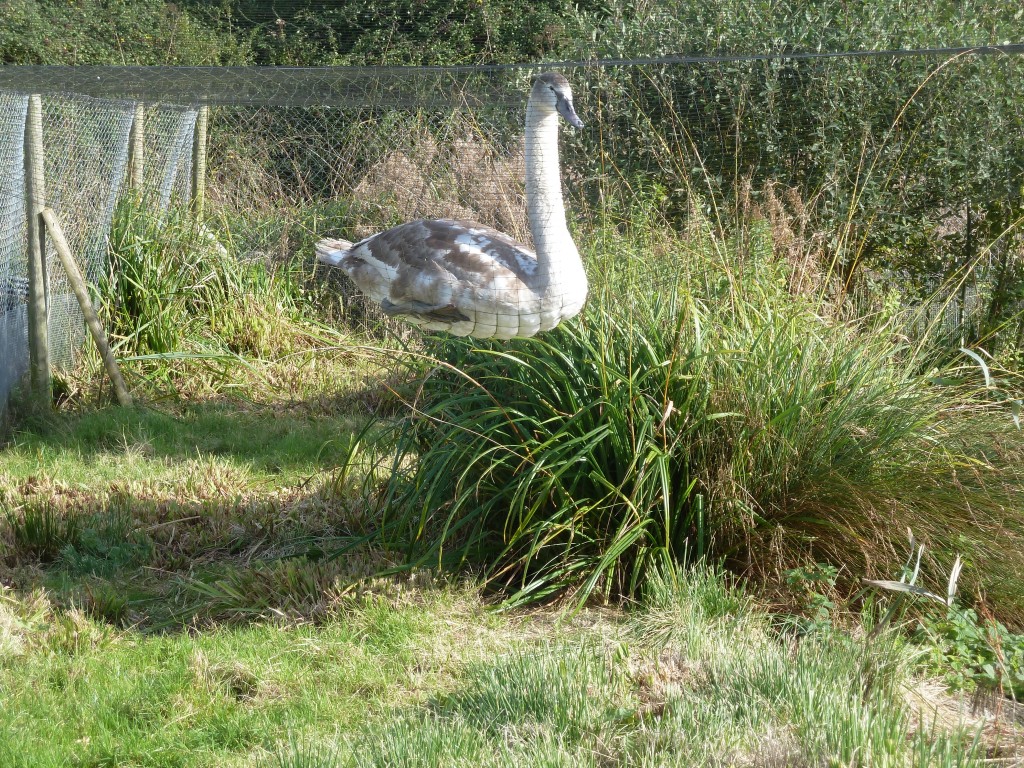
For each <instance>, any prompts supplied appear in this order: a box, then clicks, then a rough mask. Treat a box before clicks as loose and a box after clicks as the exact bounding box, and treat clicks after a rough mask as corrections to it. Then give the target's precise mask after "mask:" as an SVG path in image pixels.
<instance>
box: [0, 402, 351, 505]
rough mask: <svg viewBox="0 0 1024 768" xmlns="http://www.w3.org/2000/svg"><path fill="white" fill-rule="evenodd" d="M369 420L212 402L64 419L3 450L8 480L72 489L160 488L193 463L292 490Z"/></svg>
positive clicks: (241, 483)
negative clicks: (118, 485)
mask: <svg viewBox="0 0 1024 768" xmlns="http://www.w3.org/2000/svg"><path fill="white" fill-rule="evenodd" d="M303 411H304V412H303ZM364 421H365V419H362V418H360V417H359V416H357V415H355V414H351V413H343V412H335V413H325V414H322V415H318V414H316V413H314V412H313V411H312V409H311V408H306V409H301V410H300V409H292V410H289V409H287V408H279V407H273V406H268V407H258V406H254V405H250V406H248V408H246V407H244V406H243V407H242V408H240V407H239V405H238V404H234V403H230V402H216V401H204V402H199V403H195V404H192V405H186V406H184V407H181V408H179V409H176V412H174V411H167V410H157V409H155V408H145V407H142V408H135V409H114V408H105V409H94V410H89V411H84V412H80V413H74V414H72V413H67V414H59V415H58V416H57V417H55V418H53V419H51V420H49V421H48V422H47V423H44V424H40V425H39V428H37V429H35V430H33V431H28V430H27V429H21V430H20V431H18V432H17V433H15V434H14V435H13V438H12V440H11V442H10V443H9V444H8V446H7V447H6V448H5V449H4V461H3V465H2V466H3V469H2V472H3V474H4V475H5V476H6V479H7V481H8V482H12V483H19V482H24V481H25V480H26V479H28V478H30V477H45V478H46V479H47V480H48V481H50V482H55V483H65V484H68V485H81V484H89V485H93V484H96V483H113V482H115V481H121V482H126V483H131V482H139V483H144V482H148V483H153V484H157V485H159V484H160V483H164V482H170V481H172V480H173V479H174V478H176V477H180V472H181V466H182V464H186V463H192V464H194V465H199V466H202V465H206V466H211V467H217V468H218V469H221V470H223V471H224V472H226V473H230V474H231V475H233V476H234V477H235V482H237V484H238V489H239V490H244V489H245V488H246V486H258V485H261V484H262V485H266V484H268V483H270V484H273V485H284V486H287V485H293V484H295V483H298V482H301V481H303V480H305V479H306V478H308V477H309V476H310V475H311V474H314V473H316V472H317V471H319V470H321V469H323V468H324V467H325V466H326V467H330V466H333V465H334V463H336V459H337V457H338V456H339V455H342V454H343V453H344V451H345V446H346V443H345V441H346V440H347V438H348V436H349V435H351V434H352V433H355V432H358V431H359V430H360V429H361V427H362V426H363V423H364Z"/></svg>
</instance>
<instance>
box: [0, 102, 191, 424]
mask: <svg viewBox="0 0 1024 768" xmlns="http://www.w3.org/2000/svg"><path fill="white" fill-rule="evenodd" d="M27 104H28V97H27V96H25V95H23V94H14V93H0V190H2V192H3V196H2V203H0V290H2V292H3V296H2V299H0V326H2V327H0V360H2V361H3V365H2V366H0V404H3V403H5V402H6V400H7V398H8V396H9V395H10V392H11V391H12V390H13V389H14V387H15V386H17V384H18V383H19V382H20V380H21V379H22V378H23V377H24V375H25V372H26V370H27V368H28V362H29V352H28V335H27V304H26V301H27V292H28V290H27V279H26V274H27V246H26V203H25V169H24V142H25V117H26V112H27ZM134 113H135V104H134V103H133V102H130V101H123V100H111V99H100V98H93V97H89V96H82V95H77V94H67V93H53V94H48V95H46V96H44V98H43V100H42V118H43V121H42V122H43V147H44V178H45V188H46V195H45V197H46V202H47V205H48V206H49V207H51V208H53V209H54V211H55V212H56V214H57V217H58V220H59V221H60V223H61V227H62V229H63V230H64V233H65V235H66V237H67V240H68V244H69V245H70V247H71V249H72V252H73V253H74V255H75V258H76V260H77V261H78V263H79V266H80V267H81V269H82V272H83V274H84V276H85V278H86V280H87V281H88V282H89V283H90V284H92V285H97V284H98V283H99V281H100V279H101V277H102V275H103V273H104V270H105V265H106V254H107V238H108V235H109V232H110V226H111V220H112V217H113V214H114V209H115V206H116V205H117V202H118V200H119V198H120V196H121V194H122V193H123V191H124V189H125V178H126V170H127V164H128V158H129V133H130V130H131V127H132V121H133V118H134ZM196 113H197V112H196V109H195V108H194V107H182V106H177V105H166V106H165V105H151V106H149V107H148V108H147V109H146V111H145V115H146V121H147V122H148V123H149V125H150V126H151V128H150V130H149V131H148V132H147V133H146V134H145V156H146V157H147V162H146V165H145V166H144V170H143V172H142V174H141V178H140V184H139V192H140V194H141V195H143V196H144V197H145V198H146V199H147V200H149V201H150V204H151V205H152V206H153V207H154V208H155V209H158V210H163V209H166V208H167V206H168V205H169V204H170V201H171V199H172V196H173V195H180V196H184V195H186V194H187V191H188V187H189V181H190V180H189V175H190V170H191V162H192V132H193V129H194V127H195V120H196ZM46 276H47V283H48V285H47V295H48V312H47V315H48V342H49V352H50V362H51V364H52V365H53V366H55V367H57V368H61V369H67V368H70V367H72V366H73V365H75V362H76V359H77V355H78V352H79V350H80V349H81V345H82V343H83V341H84V338H85V326H84V320H83V317H82V313H81V309H80V308H79V305H78V302H77V300H76V298H75V296H74V294H73V292H72V290H71V286H70V284H69V283H68V280H67V276H66V274H65V272H64V270H63V268H62V267H61V265H60V262H59V261H58V259H57V256H56V253H55V252H54V250H53V248H52V244H48V248H47V253H46Z"/></svg>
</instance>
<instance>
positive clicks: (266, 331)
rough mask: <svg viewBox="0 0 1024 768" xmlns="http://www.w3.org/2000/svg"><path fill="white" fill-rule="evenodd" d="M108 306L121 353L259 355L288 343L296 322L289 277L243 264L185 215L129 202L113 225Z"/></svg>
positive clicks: (258, 263) (105, 291) (105, 294)
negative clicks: (286, 324)
mask: <svg viewBox="0 0 1024 768" xmlns="http://www.w3.org/2000/svg"><path fill="white" fill-rule="evenodd" d="M100 293H101V298H102V301H103V307H104V310H105V313H106V316H107V322H108V323H109V328H110V331H111V335H112V337H113V338H114V339H115V342H116V346H117V348H118V351H119V352H120V354H123V355H125V354H134V355H166V354H169V353H178V352H181V351H183V350H185V349H190V350H191V351H199V350H203V349H205V350H206V351H223V352H233V353H236V354H245V353H259V352H260V351H262V350H263V349H265V348H269V347H274V346H278V345H280V344H285V345H286V346H287V335H285V334H278V333H275V329H276V328H277V326H278V325H279V320H280V319H282V316H283V317H284V318H287V317H288V316H290V315H295V307H294V305H293V299H292V294H293V292H292V290H291V286H290V285H289V282H288V275H287V273H286V272H284V271H275V270H273V269H272V268H271V267H270V266H268V265H267V264H266V263H265V262H264V261H263V260H258V259H243V258H241V257H240V256H239V255H238V254H236V253H235V252H234V251H233V248H232V242H231V240H230V237H227V236H226V237H225V239H224V242H221V240H219V239H218V235H217V234H215V233H214V232H213V231H212V230H211V229H209V228H207V227H206V226H205V225H204V224H203V223H201V222H199V221H197V220H196V219H195V218H194V217H193V216H192V215H191V212H190V211H188V210H187V209H185V208H178V207H171V208H169V209H168V210H166V211H164V212H162V213H154V212H153V209H152V207H148V206H146V205H145V202H144V201H139V200H133V199H130V198H129V199H125V200H123V201H122V202H121V204H120V205H119V206H118V209H117V211H116V212H115V216H114V221H113V223H112V225H111V232H110V238H109V249H108V268H107V274H106V275H105V277H104V279H103V280H102V281H101V286H100Z"/></svg>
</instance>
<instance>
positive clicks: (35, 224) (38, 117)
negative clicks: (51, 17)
mask: <svg viewBox="0 0 1024 768" xmlns="http://www.w3.org/2000/svg"><path fill="white" fill-rule="evenodd" d="M45 207H46V176H45V175H44V155H43V103H42V99H41V98H40V97H39V95H38V94H35V95H32V96H29V99H28V114H27V116H26V118H25V212H26V214H27V218H28V222H27V224H28V243H27V245H28V249H27V250H28V348H29V370H30V373H31V381H32V391H33V394H34V395H35V396H36V398H37V399H38V400H39V401H40V403H41V404H45V405H46V406H47V407H49V405H50V397H51V395H50V348H49V342H48V339H47V316H48V302H49V296H48V295H47V293H48V289H47V280H46V232H45V230H44V228H43V223H42V221H41V220H40V218H39V215H40V213H41V212H42V210H43V208H45Z"/></svg>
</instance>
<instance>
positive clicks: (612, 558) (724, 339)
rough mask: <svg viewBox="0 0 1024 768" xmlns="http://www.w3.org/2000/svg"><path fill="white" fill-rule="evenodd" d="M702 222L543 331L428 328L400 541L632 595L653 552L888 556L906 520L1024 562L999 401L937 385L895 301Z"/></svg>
mask: <svg viewBox="0 0 1024 768" xmlns="http://www.w3.org/2000/svg"><path fill="white" fill-rule="evenodd" d="M708 232H709V230H704V231H703V233H701V232H697V233H696V234H694V233H691V234H690V236H688V237H687V239H686V240H685V241H683V240H675V241H673V242H672V243H669V244H668V246H663V247H661V248H660V249H652V250H651V251H650V252H647V253H645V254H641V255H640V256H641V257H642V260H643V262H642V263H640V262H639V260H638V265H637V269H636V270H634V271H633V273H630V271H629V270H628V269H626V270H622V274H619V275H617V277H616V278H615V279H614V281H605V282H603V283H602V282H600V281H597V280H595V283H596V284H597V285H596V286H595V288H596V290H594V292H593V293H592V297H591V299H590V301H589V304H588V306H587V309H586V311H585V312H584V314H583V315H582V316H581V317H580V318H578V319H576V320H574V321H572V322H569V323H566V324H564V325H563V326H562V327H560V328H559V329H557V330H556V331H554V332H552V333H549V334H546V335H543V336H541V337H539V338H535V339H532V340H525V341H520V342H515V343H503V344H491V343H480V342H474V341H472V340H468V339H452V338H446V339H441V340H437V341H435V342H434V346H433V347H432V353H433V355H434V356H435V357H436V360H437V362H438V364H437V365H436V366H435V367H433V368H432V369H431V370H430V372H429V373H428V374H427V375H425V376H424V377H423V379H422V381H421V384H420V388H419V396H418V398H417V399H416V400H415V402H414V403H412V405H413V411H414V414H415V415H414V416H413V417H412V418H410V419H408V420H407V422H406V423H405V424H404V426H403V429H402V432H401V435H400V439H399V458H398V461H397V463H396V467H397V468H402V467H408V468H409V469H408V470H407V471H406V472H397V473H396V475H395V477H394V478H393V479H392V481H391V483H390V485H389V487H388V495H387V497H386V500H385V504H386V509H387V513H386V514H385V515H384V524H383V528H382V531H383V532H384V534H385V536H386V537H390V539H391V543H392V544H393V545H404V546H406V547H407V548H408V554H409V556H410V561H411V562H413V563H420V564H422V563H438V562H440V563H453V564H473V565H476V566H482V567H483V569H484V570H485V572H486V574H487V576H488V577H489V578H490V579H491V581H492V583H494V584H496V585H500V586H502V587H503V588H505V589H507V590H509V591H510V593H511V594H512V595H513V596H514V597H515V598H516V599H526V598H540V597H542V596H546V595H550V594H552V593H555V592H559V591H563V590H566V589H570V588H572V589H577V590H579V595H581V596H583V597H585V596H587V595H589V594H591V593H593V592H595V591H596V590H600V591H603V592H605V593H606V594H611V593H619V594H633V593H636V592H637V590H638V586H639V585H640V584H642V583H643V581H644V579H645V577H646V576H647V574H648V572H649V571H650V568H651V565H652V564H653V563H656V562H658V561H660V560H662V559H663V558H664V557H666V556H667V557H668V558H669V559H670V560H675V561H679V562H683V561H693V560H695V559H698V558H700V557H702V556H705V555H709V554H711V555H714V556H715V557H725V558H726V559H727V560H728V561H729V562H730V563H732V564H733V565H734V566H737V567H739V568H741V569H743V570H745V571H747V572H761V573H763V574H766V575H768V574H769V572H771V571H772V570H773V569H777V568H779V567H784V566H785V563H786V561H795V560H798V559H799V558H801V557H805V556H808V555H812V556H814V557H823V558H828V559H832V560H834V561H835V562H837V563H838V564H840V565H845V566H849V570H850V571H852V575H855V576H859V575H861V574H863V573H865V572H870V571H872V570H873V569H875V568H883V569H884V568H887V567H889V566H890V565H894V564H895V562H896V556H895V549H894V547H893V546H892V545H891V544H890V543H889V542H890V541H892V542H898V540H899V539H900V538H901V537H902V536H903V531H904V530H905V527H906V526H907V525H911V526H912V527H913V529H914V530H915V532H918V534H919V535H921V536H930V537H932V539H933V540H934V541H935V542H937V544H938V548H939V549H940V550H942V548H943V546H945V547H947V548H952V547H954V546H959V547H961V548H963V547H965V546H967V545H966V544H965V543H964V541H967V542H968V543H970V544H971V546H973V547H974V551H975V553H977V554H979V555H982V554H988V555H991V554H993V553H996V552H998V554H1000V555H1001V556H1005V558H1004V559H1005V562H1006V563H1007V565H1008V566H1009V567H1010V570H1011V571H1013V572H1014V573H1016V574H1017V575H1018V576H1019V575H1021V574H1024V564H1022V561H1021V557H1020V555H1019V552H1020V551H1021V550H1020V548H1019V546H1018V543H1019V541H1020V538H1021V525H1020V523H1019V521H1018V522H1016V523H1014V522H1011V521H1012V515H1011V514H1010V512H1009V511H1008V510H1009V509H1010V506H1009V505H1010V502H1011V500H1012V498H1013V494H1014V493H1015V492H1016V491H1017V490H1018V489H1019V486H1020V480H1021V477H1020V475H1019V473H1017V472H1015V471H1014V470H1013V469H1012V464H1013V459H1012V457H1011V454H1013V453H1014V452H1016V454H1017V455H1019V442H1016V441H1015V440H1014V439H1012V438H1014V436H1012V435H1011V436H1010V437H1009V438H1008V437H1007V435H1008V434H1009V432H1010V430H1012V421H1010V419H1009V417H1006V418H1005V419H1001V418H1000V417H997V416H995V415H993V414H990V413H989V412H988V411H987V408H988V406H986V404H985V402H984V400H983V399H981V398H979V397H978V396H977V393H976V392H974V391H972V390H970V389H968V388H967V387H966V386H963V385H950V384H936V383H935V381H936V375H935V371H932V370H931V366H930V365H929V363H928V361H927V360H923V359H921V355H922V354H923V353H922V352H921V351H920V350H921V349H923V348H924V347H923V346H922V345H919V344H910V343H909V342H907V341H906V337H905V336H903V335H902V334H901V333H900V327H899V324H898V322H897V320H890V321H888V322H887V323H876V324H873V325H870V326H868V325H865V324H863V323H860V324H854V323H847V322H841V321H839V320H837V319H835V318H836V317H838V316H839V315H838V314H837V313H834V312H826V311H825V310H826V308H827V307H826V305H825V302H824V301H823V300H819V299H815V298H806V297H803V296H800V295H794V293H793V292H792V291H791V288H790V285H791V281H790V280H789V274H788V269H789V268H788V266H787V265H786V264H785V263H783V262H782V261H780V260H778V259H776V258H775V257H773V256H772V249H771V242H770V238H769V237H768V236H767V234H766V232H762V233H761V234H760V235H757V233H756V232H755V235H757V236H755V237H752V238H750V239H749V240H750V241H749V242H748V243H746V244H744V245H743V247H742V248H740V246H739V245H738V244H736V243H732V242H724V241H722V239H721V238H720V237H719V236H717V235H712V234H708ZM613 258H617V259H619V260H620V261H621V254H620V253H618V251H615V252H614V255H613ZM603 260H605V257H604V256H603V255H602V254H600V253H597V254H591V257H590V263H591V264H597V265H598V266H599V269H600V270H601V271H602V272H604V270H603V267H600V265H601V264H602V263H603ZM655 267H656V268H655ZM609 272H610V270H609ZM654 275H658V277H657V278H654V277H652V276H654ZM638 276H639V277H638ZM644 281H646V288H642V287H641V285H642V284H643V282H644ZM623 286H628V289H624V288H623ZM949 378H950V377H946V379H944V380H948V379H949ZM999 440H1002V443H1000V442H999ZM997 445H1001V446H1002V447H1001V448H998V449H997V448H995V446H997ZM997 530H1000V531H1001V533H999V534H997V533H996V531H997ZM959 536H962V537H964V540H963V541H961V540H960V539H958V537H959ZM1000 537H1002V538H1000ZM1011 541H1012V542H1014V543H1013V544H1012V545H1011V544H1010V543H1009V542H1011ZM896 546H899V545H898V544H896ZM1013 547H1017V549H1016V550H1014V549H1013Z"/></svg>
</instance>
